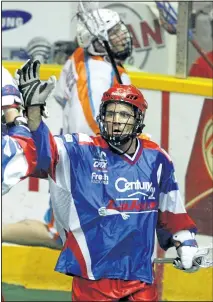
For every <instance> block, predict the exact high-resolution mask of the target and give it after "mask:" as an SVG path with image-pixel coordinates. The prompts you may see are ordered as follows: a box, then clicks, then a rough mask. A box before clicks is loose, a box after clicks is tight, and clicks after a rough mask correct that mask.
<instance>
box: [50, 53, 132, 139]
mask: <svg viewBox="0 0 213 302" xmlns="http://www.w3.org/2000/svg"><path fill="white" fill-rule="evenodd" d="M118 71H119V73H120V75H121V79H122V82H123V84H130V79H129V77H128V75H127V74H126V71H125V69H124V68H122V67H120V66H118ZM115 83H117V80H116V77H115V72H114V70H113V68H112V65H111V63H109V62H108V61H106V60H105V58H104V57H100V56H90V55H88V53H87V52H86V51H85V50H84V49H82V48H77V49H76V51H75V52H74V53H73V54H72V56H71V57H70V58H69V59H68V61H67V62H66V64H65V65H64V68H63V70H62V72H61V75H60V79H59V81H58V83H57V86H56V90H55V94H54V96H55V98H56V100H57V101H58V102H59V103H61V104H63V106H64V113H63V130H64V133H75V132H82V133H86V134H88V135H94V134H97V133H99V128H98V124H97V122H96V117H97V115H98V112H99V106H100V102H101V98H102V95H103V93H104V92H105V91H106V90H108V89H109V88H110V87H111V86H112V85H113V84H115Z"/></svg>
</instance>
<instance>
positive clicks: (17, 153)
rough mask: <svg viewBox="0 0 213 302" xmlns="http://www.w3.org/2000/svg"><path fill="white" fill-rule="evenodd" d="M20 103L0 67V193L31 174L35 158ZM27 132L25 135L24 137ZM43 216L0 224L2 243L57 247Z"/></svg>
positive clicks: (49, 219) (51, 224) (49, 221)
mask: <svg viewBox="0 0 213 302" xmlns="http://www.w3.org/2000/svg"><path fill="white" fill-rule="evenodd" d="M53 87H54V86H52V89H53ZM22 104H23V101H22V96H21V93H20V92H19V90H18V87H17V83H16V81H15V80H14V79H13V77H12V76H11V75H10V73H9V72H8V70H7V69H5V68H4V67H2V110H3V112H4V118H5V124H3V137H2V181H3V183H2V194H3V195H4V194H6V193H7V192H8V191H9V190H10V188H11V187H13V186H14V185H15V184H17V183H18V182H19V181H20V180H22V179H24V178H26V177H27V176H29V175H30V174H32V168H31V169H29V168H28V167H29V161H32V163H33V162H35V161H36V157H35V155H33V152H35V148H34V151H33V145H34V144H33V143H32V140H31V135H30V132H29V130H28V129H27V121H26V119H25V118H24V117H23V114H22V112H21V109H22ZM11 121H12V122H11ZM16 125H18V126H19V131H16V134H13V128H14V126H16ZM27 133H28V136H29V138H26V136H27ZM22 134H23V135H24V137H23V135H22ZM25 158H26V159H27V161H26V159H25ZM11 165H13V169H11ZM31 166H32V165H31ZM11 173H12V174H13V175H14V176H13V177H11ZM3 202H4V198H3ZM14 202H16V201H14ZM29 202H30V201H29ZM3 215H4V214H3ZM45 218H46V221H47V225H45V224H44V223H43V222H40V221H37V220H23V221H20V222H17V223H11V224H4V225H3V226H2V242H9V243H15V244H23V245H39V246H48V247H53V248H57V247H58V248H59V247H60V245H59V244H60V242H59V241H58V235H57V232H56V231H55V229H54V222H53V220H52V217H51V213H50V214H49V211H48V212H47V213H46V217H45ZM48 228H49V229H50V230H51V232H49V229H48ZM53 234H54V235H53ZM55 239H56V240H55ZM58 242H59V244H58Z"/></svg>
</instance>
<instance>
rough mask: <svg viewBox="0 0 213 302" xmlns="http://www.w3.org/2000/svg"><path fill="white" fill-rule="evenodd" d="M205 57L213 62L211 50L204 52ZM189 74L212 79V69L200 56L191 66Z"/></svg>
mask: <svg viewBox="0 0 213 302" xmlns="http://www.w3.org/2000/svg"><path fill="white" fill-rule="evenodd" d="M206 55H207V57H208V58H209V60H210V61H211V62H212V64H213V50H212V51H209V52H208V53H206ZM189 76H191V77H200V78H209V79H213V69H212V67H211V66H209V64H208V63H207V62H206V61H205V60H204V58H203V57H202V56H200V57H199V58H198V59H197V60H196V61H195V62H194V63H193V64H192V66H191V68H190V71H189Z"/></svg>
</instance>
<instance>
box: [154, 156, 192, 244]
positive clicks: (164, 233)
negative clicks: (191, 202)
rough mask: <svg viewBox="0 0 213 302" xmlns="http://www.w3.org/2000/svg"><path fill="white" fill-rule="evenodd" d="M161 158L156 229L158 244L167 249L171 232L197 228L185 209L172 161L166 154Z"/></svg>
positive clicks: (170, 241)
mask: <svg viewBox="0 0 213 302" xmlns="http://www.w3.org/2000/svg"><path fill="white" fill-rule="evenodd" d="M163 159H164V160H163V162H162V163H161V164H160V165H159V169H158V178H159V186H160V197H159V210H158V222H157V229H156V231H157V236H158V241H159V244H160V246H161V247H162V248H163V249H164V250H167V249H168V248H169V247H172V246H173V243H172V240H171V239H172V236H173V234H175V233H176V232H178V231H180V230H189V231H191V232H194V233H196V232H197V229H196V225H195V223H194V222H193V220H192V219H191V218H190V217H189V215H188V214H187V212H186V210H185V206H184V204H183V200H182V198H181V194H180V191H179V187H178V183H177V180H176V177H175V170H174V166H173V163H172V161H171V159H170V158H169V157H168V156H167V155H165V156H164V157H163Z"/></svg>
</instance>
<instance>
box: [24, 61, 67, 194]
mask: <svg viewBox="0 0 213 302" xmlns="http://www.w3.org/2000/svg"><path fill="white" fill-rule="evenodd" d="M39 68H40V63H39V61H32V60H29V61H28V62H27V63H26V64H25V65H24V66H23V67H22V68H21V69H20V70H19V71H18V74H19V89H20V91H21V92H23V93H22V94H23V100H24V104H25V107H26V109H27V113H28V125H29V128H30V130H31V132H32V137H33V140H34V142H35V145H36V155H37V165H36V171H38V172H44V173H48V174H49V175H50V176H51V178H52V179H54V180H55V178H56V174H57V173H59V174H60V178H61V179H63V177H64V175H65V173H64V171H65V170H67V162H68V161H69V158H68V152H69V151H68V150H67V149H66V148H65V145H66V139H67V142H69V143H70V144H69V145H73V144H71V143H72V135H70V136H69V137H68V138H67V136H66V135H65V136H61V137H53V135H52V134H51V132H50V131H49V129H48V127H47V126H46V125H45V123H44V122H43V121H42V118H41V107H42V106H44V105H45V104H46V99H47V98H48V95H49V93H50V91H52V89H53V88H54V83H55V81H54V80H53V81H52V80H51V78H50V79H49V80H48V81H47V82H46V83H42V82H41V81H40V78H39ZM28 75H29V76H28ZM52 78H53V77H52ZM25 87H28V91H30V93H27V92H26V93H25ZM65 183H66V181H65V182H64V184H65ZM69 189H70V188H69Z"/></svg>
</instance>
